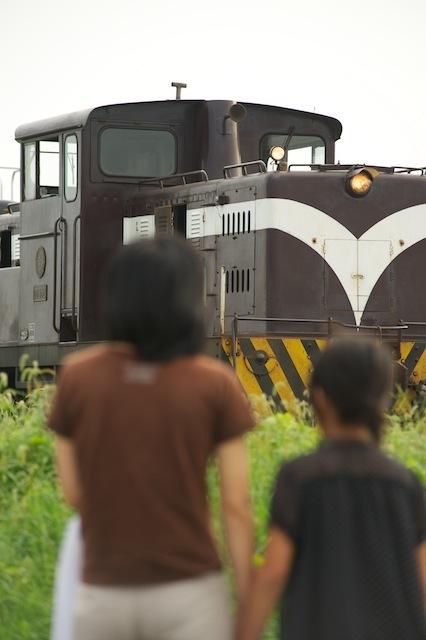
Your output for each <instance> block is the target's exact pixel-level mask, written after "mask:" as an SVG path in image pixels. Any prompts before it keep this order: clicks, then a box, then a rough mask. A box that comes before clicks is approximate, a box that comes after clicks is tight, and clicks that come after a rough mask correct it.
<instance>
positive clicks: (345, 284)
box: [323, 239, 393, 324]
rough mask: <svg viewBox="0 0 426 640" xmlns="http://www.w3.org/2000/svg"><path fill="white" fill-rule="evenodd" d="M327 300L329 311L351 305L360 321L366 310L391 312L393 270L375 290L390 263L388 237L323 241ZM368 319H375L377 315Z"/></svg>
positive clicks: (390, 249)
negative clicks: (375, 289) (373, 293)
mask: <svg viewBox="0 0 426 640" xmlns="http://www.w3.org/2000/svg"><path fill="white" fill-rule="evenodd" d="M323 253H324V258H325V261H324V285H325V303H326V307H327V309H328V310H329V311H343V310H346V309H347V307H348V299H349V303H350V306H351V307H352V310H353V312H354V315H355V320H356V323H357V324H360V322H361V318H362V315H363V312H364V310H365V309H366V308H367V305H368V312H369V313H370V312H372V313H373V314H374V312H376V311H377V312H383V311H389V309H390V306H391V302H392V283H393V281H392V278H391V270H390V269H387V271H385V273H384V276H383V277H382V279H381V284H380V289H379V290H378V291H377V292H376V293H375V295H374V296H372V295H371V294H372V292H373V289H374V287H375V285H376V283H377V282H378V280H379V278H380V276H381V275H382V273H383V271H384V270H385V268H386V267H387V265H389V263H390V261H391V255H392V244H391V242H390V241H389V240H362V239H360V240H357V239H353V240H349V239H348V240H346V239H337V240H334V239H331V240H325V242H324V248H323ZM369 320H371V321H373V322H375V319H374V317H372V318H370V319H369Z"/></svg>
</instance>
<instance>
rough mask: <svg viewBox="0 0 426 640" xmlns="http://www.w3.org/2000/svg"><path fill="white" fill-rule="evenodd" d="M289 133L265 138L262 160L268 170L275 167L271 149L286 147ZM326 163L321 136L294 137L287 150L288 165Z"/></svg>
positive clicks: (261, 149)
mask: <svg viewBox="0 0 426 640" xmlns="http://www.w3.org/2000/svg"><path fill="white" fill-rule="evenodd" d="M287 137H288V134H287V133H285V132H284V133H274V134H269V135H266V136H264V138H263V139H262V142H261V147H260V153H261V158H262V160H263V161H264V162H265V163H266V165H267V167H268V170H273V168H274V167H275V163H274V161H273V160H272V161H271V160H270V158H269V152H270V149H271V147H275V146H280V147H284V146H285V144H286V141H287ZM324 163H325V142H324V140H323V139H322V138H320V137H319V136H301V135H293V136H291V137H290V141H289V144H288V149H287V164H288V165H291V164H324Z"/></svg>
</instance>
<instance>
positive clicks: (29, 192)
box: [24, 142, 36, 200]
mask: <svg viewBox="0 0 426 640" xmlns="http://www.w3.org/2000/svg"><path fill="white" fill-rule="evenodd" d="M35 197H36V145H35V142H28V143H27V144H24V200H34V198H35Z"/></svg>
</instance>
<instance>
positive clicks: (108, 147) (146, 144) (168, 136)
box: [99, 127, 176, 178]
mask: <svg viewBox="0 0 426 640" xmlns="http://www.w3.org/2000/svg"><path fill="white" fill-rule="evenodd" d="M99 160H100V168H101V171H102V172H103V173H105V174H106V175H109V176H117V177H119V176H121V177H127V178H162V177H165V176H169V175H171V174H173V173H174V172H175V171H176V140H175V137H174V135H173V134H172V133H171V132H170V131H164V130H160V129H131V128H127V127H126V128H124V127H108V128H106V129H104V130H103V131H102V132H101V134H100V154H99Z"/></svg>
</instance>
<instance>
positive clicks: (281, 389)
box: [252, 338, 294, 406]
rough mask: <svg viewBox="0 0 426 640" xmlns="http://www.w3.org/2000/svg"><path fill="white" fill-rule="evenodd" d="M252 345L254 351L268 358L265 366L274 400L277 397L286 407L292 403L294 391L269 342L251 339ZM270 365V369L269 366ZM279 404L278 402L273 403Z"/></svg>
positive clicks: (262, 339)
mask: <svg viewBox="0 0 426 640" xmlns="http://www.w3.org/2000/svg"><path fill="white" fill-rule="evenodd" d="M252 344H253V346H254V348H255V349H256V350H259V351H264V352H265V353H267V354H268V356H269V358H270V364H269V363H268V366H266V369H267V371H268V374H269V377H270V379H271V381H272V384H273V388H274V392H275V395H274V400H275V399H276V397H277V396H278V398H280V399H281V400H282V401H283V403H284V406H286V405H287V404H288V403H289V402H292V400H293V398H294V391H293V389H292V388H291V385H290V383H289V381H288V379H287V376H286V374H285V372H284V371H283V369H282V368H281V366H280V363H279V361H278V359H277V358H276V356H275V354H274V351H273V349H272V347H271V342H270V341H268V340H266V339H265V338H252ZM270 365H272V367H271V366H270ZM275 404H279V402H278V403H277V402H276V403H275Z"/></svg>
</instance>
